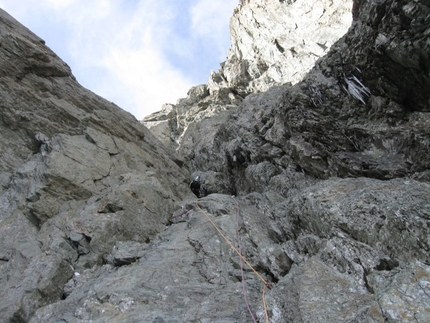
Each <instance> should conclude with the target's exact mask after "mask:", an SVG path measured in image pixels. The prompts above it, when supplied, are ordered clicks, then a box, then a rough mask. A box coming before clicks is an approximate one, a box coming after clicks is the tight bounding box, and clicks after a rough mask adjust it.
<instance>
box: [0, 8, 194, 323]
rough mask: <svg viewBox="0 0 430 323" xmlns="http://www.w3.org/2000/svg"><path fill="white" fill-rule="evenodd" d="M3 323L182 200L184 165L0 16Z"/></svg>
mask: <svg viewBox="0 0 430 323" xmlns="http://www.w3.org/2000/svg"><path fill="white" fill-rule="evenodd" d="M0 91H1V94H0V95H1V98H2V100H1V103H0V105H1V108H0V133H1V135H0V152H1V153H0V154H1V156H0V158H1V164H0V174H1V176H0V178H1V186H0V220H1V224H0V259H1V261H0V266H1V269H0V281H1V284H0V294H1V295H2V296H1V301H0V317H1V318H2V319H1V320H2V322H9V321H10V322H26V321H28V320H29V318H30V317H31V316H32V315H33V314H34V312H35V311H36V310H37V309H38V308H39V307H41V306H43V305H47V304H49V303H52V302H55V301H58V300H60V299H61V298H62V297H63V286H64V284H65V283H66V282H67V281H68V280H69V279H70V278H71V277H72V276H73V272H74V271H80V270H83V269H84V268H91V267H93V266H100V265H102V264H103V263H104V261H105V260H104V258H105V257H106V256H108V255H109V253H110V252H111V250H112V247H113V246H114V245H116V244H117V243H118V242H119V241H134V242H136V243H137V242H140V243H147V242H148V241H150V240H151V239H152V238H153V237H154V236H155V234H157V233H158V232H160V231H162V230H164V227H165V225H166V223H167V222H168V218H169V217H170V215H171V212H172V211H173V210H174V209H175V208H177V207H178V201H181V200H182V199H183V198H184V197H186V196H187V194H188V188H187V186H188V179H189V173H188V170H187V168H186V167H185V165H184V164H183V162H182V161H181V159H179V158H178V157H176V156H175V155H174V154H173V153H172V152H170V151H169V150H167V149H165V148H164V147H163V145H162V144H161V143H160V142H159V141H158V140H157V139H155V137H154V136H153V135H152V134H151V133H150V132H149V131H148V130H147V129H146V128H145V127H143V126H142V125H141V124H139V123H138V122H137V121H136V120H135V118H134V117H132V116H131V115H130V114H129V113H126V112H124V111H122V110H120V109H119V108H118V107H116V106H115V105H113V104H111V103H109V102H107V101H106V100H104V99H102V98H100V97H98V96H96V95H95V94H94V93H91V92H90V91H88V90H86V89H84V88H82V87H81V86H80V85H79V84H78V83H77V82H76V80H75V79H74V77H73V75H72V74H71V71H70V69H69V67H68V66H67V65H66V64H65V63H64V62H62V61H61V60H60V59H59V58H58V57H57V56H55V54H54V53H52V52H51V51H50V50H49V48H47V47H46V46H44V44H43V41H42V40H41V39H40V38H38V37H37V36H35V35H34V34H32V33H31V32H30V31H29V30H27V29H26V28H25V27H23V26H21V25H20V24H19V23H18V22H16V21H15V20H14V19H13V18H12V17H10V16H9V15H8V14H7V13H6V12H4V11H0Z"/></svg>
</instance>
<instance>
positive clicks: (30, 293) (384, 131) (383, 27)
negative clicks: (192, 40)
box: [0, 0, 430, 323]
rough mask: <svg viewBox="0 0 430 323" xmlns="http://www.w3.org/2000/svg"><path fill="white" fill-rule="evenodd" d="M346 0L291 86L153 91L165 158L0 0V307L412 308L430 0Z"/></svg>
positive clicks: (231, 314) (330, 313)
mask: <svg viewBox="0 0 430 323" xmlns="http://www.w3.org/2000/svg"><path fill="white" fill-rule="evenodd" d="M297 2H298V1H297ZM258 3H259V2H258V1H255V2H253V1H251V3H245V1H244V3H243V4H242V6H241V8H240V9H239V11H237V12H236V13H235V15H240V12H241V10H249V8H250V7H247V6H251V4H252V5H256V4H258ZM282 3H283V4H285V5H286V4H289V5H294V3H295V2H294V1H283V2H282ZM333 3H335V2H333ZM278 5H280V4H279V3H278V2H273V1H268V2H267V7H271V6H275V8H277V6H278ZM267 10H269V11H270V10H273V8H268V9H267ZM244 12H246V11H244ZM352 14H353V17H354V21H353V23H352V26H351V28H350V29H349V31H348V33H347V34H346V35H345V36H344V37H343V38H342V39H340V40H339V41H338V42H336V43H335V44H334V45H333V46H332V47H331V49H330V51H329V53H328V54H327V55H326V56H324V57H322V58H321V59H319V60H318V61H317V63H316V65H315V67H314V68H313V69H312V70H311V71H310V72H309V73H308V74H307V75H306V76H305V77H304V79H303V81H301V82H299V83H297V84H296V85H294V86H289V85H279V86H275V87H270V88H269V89H268V90H267V91H266V92H264V93H259V94H250V95H247V96H246V98H245V99H243V100H242V99H241V98H240V97H239V96H237V94H235V93H234V92H233V91H231V90H230V89H229V88H225V89H227V90H222V91H219V92H218V93H217V94H215V92H211V90H210V85H209V87H208V86H206V85H203V86H197V87H195V88H193V89H191V90H190V93H189V96H188V98H186V99H183V100H182V101H181V102H182V103H183V105H181V103H179V104H178V105H176V106H174V107H173V106H171V107H169V106H166V107H165V111H164V112H161V113H160V114H159V115H158V116H157V117H156V118H155V119H156V120H158V121H157V122H160V124H162V123H163V122H167V123H169V122H172V120H182V121H181V122H182V127H183V128H181V130H180V131H178V132H177V133H176V136H177V137H172V136H170V135H169V132H163V130H162V129H163V126H162V125H160V127H159V131H160V134H162V133H164V141H165V142H166V143H167V144H169V145H171V142H172V138H173V140H176V139H175V138H179V137H181V140H179V141H175V142H176V146H175V149H177V151H178V152H180V153H181V154H182V156H183V157H184V159H185V161H184V162H182V161H181V157H177V156H176V155H175V153H174V152H172V151H170V150H169V149H168V148H165V147H164V146H163V145H162V144H161V143H160V142H159V141H157V140H156V139H155V138H154V136H152V135H151V134H150V132H149V131H148V130H147V129H146V128H145V127H143V126H142V125H141V124H139V123H138V122H137V121H136V120H134V119H133V118H132V117H131V116H130V115H129V114H127V113H125V112H123V111H121V110H120V109H118V108H117V107H115V106H114V105H112V104H110V103H108V102H106V101H104V100H103V99H101V98H99V97H97V96H95V95H94V94H92V93H90V92H88V91H86V90H85V89H83V88H81V87H80V86H79V85H78V84H77V83H76V81H75V80H74V79H73V77H72V75H71V73H70V70H69V69H68V67H67V66H66V65H65V64H64V63H63V62H61V61H60V60H59V59H58V58H57V57H56V56H55V55H53V54H52V53H51V52H50V51H49V49H48V48H46V47H45V46H44V45H43V44H42V43H41V41H40V39H39V38H37V37H36V36H34V35H33V34H31V33H30V32H29V31H28V30H26V29H25V28H23V27H22V26H20V25H19V24H18V23H17V22H16V21H14V20H13V19H12V18H11V17H9V16H8V15H7V14H6V13H4V12H1V17H2V18H1V19H2V20H1V27H0V28H1V29H0V30H1V37H2V38H1V39H0V44H1V47H0V54H1V55H0V57H1V59H2V60H1V65H0V73H2V74H1V77H0V90H2V94H1V95H2V97H4V98H5V99H4V101H2V103H1V104H2V109H1V110H0V111H1V112H0V113H1V117H2V118H1V119H0V127H1V132H0V143H1V148H2V150H1V151H2V154H3V155H2V156H1V160H2V161H3V160H4V161H5V162H4V163H2V164H1V167H2V168H1V176H0V181H1V184H2V185H1V186H0V221H1V222H0V245H1V248H0V282H1V284H0V289H1V290H0V291H1V295H2V296H0V317H1V318H2V319H3V320H4V321H5V322H27V321H29V322H32V323H36V322H251V321H255V322H265V321H266V314H265V309H264V303H263V299H262V292H263V290H264V294H265V296H264V299H265V300H266V303H267V314H268V318H267V320H268V321H269V322H272V323H275V322H276V323H278V322H279V323H280V322H282V323H283V322H313V323H314V322H321V323H323V322H324V323H325V322H339V323H340V322H350V323H353V322H357V323H358V322H360V323H361V322H381V323H382V322H422V323H424V322H429V321H430V296H429V295H430V259H429V255H430V240H429V230H430V178H429V174H430V169H429V165H430V163H429V161H430V149H429V147H430V146H429V143H430V130H429V129H430V127H429V125H430V118H429V116H430V111H429V106H430V92H429V91H428V89H429V88H430V74H429V70H430V68H429V67H430V58H429V56H428V53H429V52H430V51H429V49H430V48H429V47H430V43H429V41H428V39H429V37H428V36H429V32H430V29H429V23H428V22H429V19H430V3H429V2H428V1H404V0H403V1H388V0H383V1H359V0H356V1H354V5H353V11H352ZM247 23H249V22H247ZM266 32H267V31H262V34H264V33H266ZM26 42H28V43H29V44H31V46H30V45H28V46H27V47H25V48H27V49H26V50H25V51H21V52H20V51H19V48H22V47H23V46H24V44H27V43H26ZM8 46H9V47H8ZM244 46H245V45H244ZM247 46H249V44H248V45H247ZM245 47H246V46H245ZM39 52H41V53H44V54H45V55H46V57H45V56H42V55H41V54H35V53H39ZM7 55H9V56H7ZM19 55H21V56H19ZM7 57H13V58H14V59H15V60H16V61H15V62H14V63H13V64H12V65H10V62H11V61H10V59H8V58H7ZM40 57H45V58H44V59H42V60H40V61H39V58H40ZM254 62H255V61H253V60H252V61H250V64H249V65H250V66H251V65H252V64H253V63H254ZM51 65H52V66H51ZM26 66H33V67H32V69H30V70H31V71H32V72H30V73H28V74H25V73H24V72H23V71H27V70H28V68H26ZM45 67H46V70H45ZM53 70H56V71H57V70H60V71H62V72H61V73H59V72H58V71H57V72H55V74H49V73H48V71H53ZM24 74H25V76H24V77H18V76H17V75H24ZM239 76H240V75H238V77H239ZM250 81H251V82H252V79H250ZM250 84H251V83H250ZM42 85H43V87H42ZM250 91H251V90H250ZM214 95H217V96H216V98H215V96H214ZM232 100H237V101H235V103H232ZM239 101H242V102H239ZM52 102H55V104H54V103H52ZM220 102H224V103H222V104H221V103H220ZM190 106H192V107H193V109H195V111H193V112H190V114H189V115H188V117H189V118H190V119H188V120H185V119H181V118H184V116H185V115H186V114H185V112H184V111H188V110H187V109H188V108H189V107H190ZM179 108H181V109H184V110H183V111H179V110H178V109H179ZM178 111H179V112H178ZM45 114H49V118H46V117H45ZM155 119H154V120H155ZM118 120H120V122H119V121H118ZM175 122H176V121H175ZM160 129H161V130H160ZM178 129H179V128H178ZM173 146H174V145H173ZM187 166H189V168H190V170H191V174H190V173H189V172H188V169H187ZM197 176H199V177H198V181H199V184H200V192H199V194H200V195H201V196H202V198H200V199H196V198H195V197H194V196H192V195H191V191H190V190H189V188H188V187H187V186H188V184H189V183H190V181H191V179H192V178H196V177H197ZM233 194H234V195H235V196H232V195H233ZM211 221H213V224H215V225H216V226H217V227H218V228H219V230H220V232H221V233H222V234H223V235H224V236H225V237H226V238H227V239H228V241H229V242H227V241H226V240H224V238H223V237H222V236H221V235H220V233H219V232H218V231H217V229H216V228H215V227H214V225H213V224H212V223H211ZM230 243H231V245H230ZM232 246H233V247H234V248H235V249H236V250H238V251H239V252H240V253H241V254H242V255H243V256H244V257H245V259H246V260H247V261H248V263H249V265H250V266H252V268H254V270H255V272H254V271H253V270H251V269H250V267H249V266H248V265H247V264H245V263H244V262H243V261H241V258H239V256H238V254H237V253H236V251H234V249H233V248H232ZM266 283H267V286H268V287H270V289H269V288H265V284H266ZM244 295H246V298H245V296H244ZM248 306H249V309H250V311H249V310H248ZM250 312H251V313H252V314H251V313H250Z"/></svg>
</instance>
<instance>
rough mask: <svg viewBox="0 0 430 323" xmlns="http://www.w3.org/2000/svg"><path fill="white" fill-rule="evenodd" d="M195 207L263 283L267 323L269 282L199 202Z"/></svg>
mask: <svg viewBox="0 0 430 323" xmlns="http://www.w3.org/2000/svg"><path fill="white" fill-rule="evenodd" d="M196 207H197V209H199V211H200V212H201V213H203V215H204V216H205V217H206V218H207V219H208V221H209V222H210V223H211V224H212V226H213V227H214V228H215V230H216V231H217V232H218V234H219V235H220V236H221V237H222V238H223V239H224V240H225V242H227V244H228V245H229V246H230V247H231V248H232V249H233V250H234V251H235V252H236V253H237V255H238V256H239V257H240V259H241V260H242V261H243V262H244V263H245V264H247V265H248V267H249V268H250V269H251V270H252V271H253V272H254V274H255V275H256V276H257V277H258V278H259V279H260V280H261V281H262V282H263V283H264V288H263V293H262V300H263V307H264V313H265V315H266V323H269V314H268V311H267V304H266V298H265V291H266V288H270V286H271V285H270V283H269V282H267V281H266V280H265V279H264V278H263V276H261V275H260V274H259V273H258V272H257V271H256V270H255V269H254V267H252V265H251V264H250V263H249V262H248V260H246V258H245V257H244V256H242V253H241V252H240V251H239V250H237V248H236V247H235V246H234V245H233V244H232V243H231V242H230V240H228V238H227V237H226V236H225V235H224V234H223V233H222V232H221V229H220V228H219V227H218V226H217V225H216V224H215V222H213V220H212V219H211V218H210V216H209V215H208V214H207V213H206V212H205V211H203V209H202V208H201V207H200V205H199V202H198V201H196Z"/></svg>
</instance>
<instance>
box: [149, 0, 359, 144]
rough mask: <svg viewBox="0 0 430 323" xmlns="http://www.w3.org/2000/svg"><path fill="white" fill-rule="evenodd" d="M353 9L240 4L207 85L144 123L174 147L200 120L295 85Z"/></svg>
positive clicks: (261, 0) (301, 3)
mask: <svg viewBox="0 0 430 323" xmlns="http://www.w3.org/2000/svg"><path fill="white" fill-rule="evenodd" d="M351 7H352V0H335V1H332V0H330V1H305V0H297V1H279V0H251V1H241V4H240V5H239V6H238V7H237V8H236V9H235V11H234V13H233V16H232V18H231V20H230V38H231V48H230V50H229V52H228V56H227V60H226V61H225V62H223V63H221V68H220V69H219V70H218V71H216V72H214V71H212V72H211V75H210V77H209V80H208V84H207V85H199V86H196V87H193V88H192V89H190V91H189V92H188V96H187V98H185V99H180V100H178V102H177V104H175V105H173V104H168V105H165V106H164V107H163V109H162V110H161V111H160V112H156V113H154V114H152V115H150V116H148V117H146V118H145V119H144V120H143V123H144V124H145V125H146V126H147V127H148V128H150V129H151V131H153V132H154V134H155V135H156V136H157V137H158V138H159V139H160V140H162V141H163V143H165V144H166V145H168V146H171V147H172V148H174V149H178V148H179V146H181V145H182V144H183V141H184V140H186V139H184V136H185V134H186V133H187V132H190V131H194V129H193V127H194V124H196V123H199V122H200V121H201V120H203V119H207V118H209V117H211V116H216V118H217V122H221V123H222V122H224V119H223V117H222V115H224V114H225V113H226V111H232V110H235V109H236V108H237V106H238V104H239V103H240V102H241V101H242V99H243V98H244V97H246V96H247V95H249V94H251V93H258V92H262V91H266V90H268V89H269V88H270V87H272V86H274V85H281V84H285V83H290V84H295V83H297V82H298V81H300V80H301V79H302V78H303V76H304V75H305V74H306V73H307V72H308V71H309V70H310V69H311V67H312V66H313V65H314V64H315V61H316V60H317V59H318V58H320V57H322V56H324V55H325V54H327V52H328V51H329V49H330V47H331V46H332V45H333V43H334V42H335V41H336V40H338V39H339V38H340V37H341V36H343V35H344V34H345V32H346V31H347V29H348V27H349V26H350V25H351ZM189 128H190V130H189V131H188V129H189ZM206 128H207V127H206ZM187 144H188V143H184V145H187Z"/></svg>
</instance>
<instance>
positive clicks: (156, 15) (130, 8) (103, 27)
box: [0, 0, 237, 119]
mask: <svg viewBox="0 0 430 323" xmlns="http://www.w3.org/2000/svg"><path fill="white" fill-rule="evenodd" d="M18 2H19V3H18ZM191 3H194V5H193V6H192V7H191V9H190V10H191V11H188V10H189V8H190V6H191ZM236 4H237V0H220V1H212V0H210V1H208V0H200V1H197V0H183V1H181V2H180V3H178V2H176V1H170V0H134V1H131V0H91V1H86V0H62V1H60V0H20V1H16V0H0V6H1V7H2V8H4V9H5V10H6V11H9V13H11V14H12V15H13V16H14V17H15V18H17V19H18V20H20V21H21V22H22V23H24V24H25V25H26V26H27V27H29V28H30V29H32V30H34V29H33V28H34V27H32V24H35V25H36V26H37V28H36V30H37V33H38V34H39V36H41V37H42V38H46V37H48V36H49V37H51V36H52V38H50V39H54V41H58V40H60V41H61V46H62V48H61V56H62V58H63V59H65V60H66V62H67V63H68V64H69V65H70V66H71V67H72V70H73V73H74V74H75V76H76V77H77V79H78V81H80V82H81V83H82V84H83V85H84V86H86V87H88V88H89V89H91V90H92V91H94V92H95V93H97V94H99V95H101V96H103V97H105V98H107V99H108V100H110V101H113V102H115V103H116V104H118V105H119V106H120V107H121V108H123V109H126V110H128V111H130V112H131V113H133V114H134V115H135V116H136V118H138V119H142V118H143V117H144V116H145V115H148V114H150V113H152V112H154V111H157V110H159V109H160V108H161V105H162V104H163V103H168V102H169V103H174V102H176V100H177V99H178V98H181V97H184V96H185V95H186V91H187V90H188V89H189V88H190V87H191V86H192V85H196V84H195V83H194V84H193V83H192V81H191V80H190V79H189V77H188V75H189V74H187V73H188V71H187V69H188V70H189V69H190V66H189V65H188V66H186V65H184V64H182V63H181V62H179V61H172V60H176V59H180V57H183V58H184V57H185V58H184V59H185V60H188V64H190V63H189V62H192V64H194V68H195V69H198V67H199V66H200V65H202V64H203V63H201V62H202V61H204V60H206V61H207V60H208V55H207V54H208V53H209V52H210V51H208V50H207V49H206V51H204V54H200V52H203V49H200V48H199V47H198V46H203V47H207V48H215V50H213V51H212V52H214V53H215V55H216V56H217V58H216V59H217V60H218V59H219V61H218V62H217V63H219V62H220V61H221V60H222V59H220V57H225V55H226V53H227V49H228V45H227V46H226V45H225V42H226V38H227V42H228V19H229V17H230V15H231V12H232V10H233V8H234V6H235V5H236ZM188 14H189V15H190V16H191V18H190V19H187V18H188V17H187V15H188ZM184 18H185V19H184ZM179 20H181V23H182V24H188V25H187V26H182V25H181V26H178V21H179ZM55 26H61V27H62V29H63V31H64V30H65V31H67V33H66V34H61V35H57V34H56V32H57V30H56V29H57V28H56V27H55ZM58 29H61V28H58ZM36 30H34V31H36ZM190 32H191V34H190ZM41 33H42V34H41ZM43 33H45V34H43ZM223 33H224V38H222V36H221V35H222V34H223ZM49 37H48V38H49ZM45 40H46V39H45ZM51 42H52V41H51ZM196 44H198V45H196ZM47 45H48V46H50V47H51V48H52V47H53V44H52V43H51V44H50V42H49V41H47ZM54 47H55V46H54ZM63 47H66V48H65V51H63ZM226 47H227V48H226ZM199 49H200V50H199ZM54 50H56V51H57V52H58V51H59V50H58V49H55V48H54ZM211 54H213V53H211ZM201 56H203V57H201ZM181 64H182V65H181ZM204 73H207V76H209V71H204Z"/></svg>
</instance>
